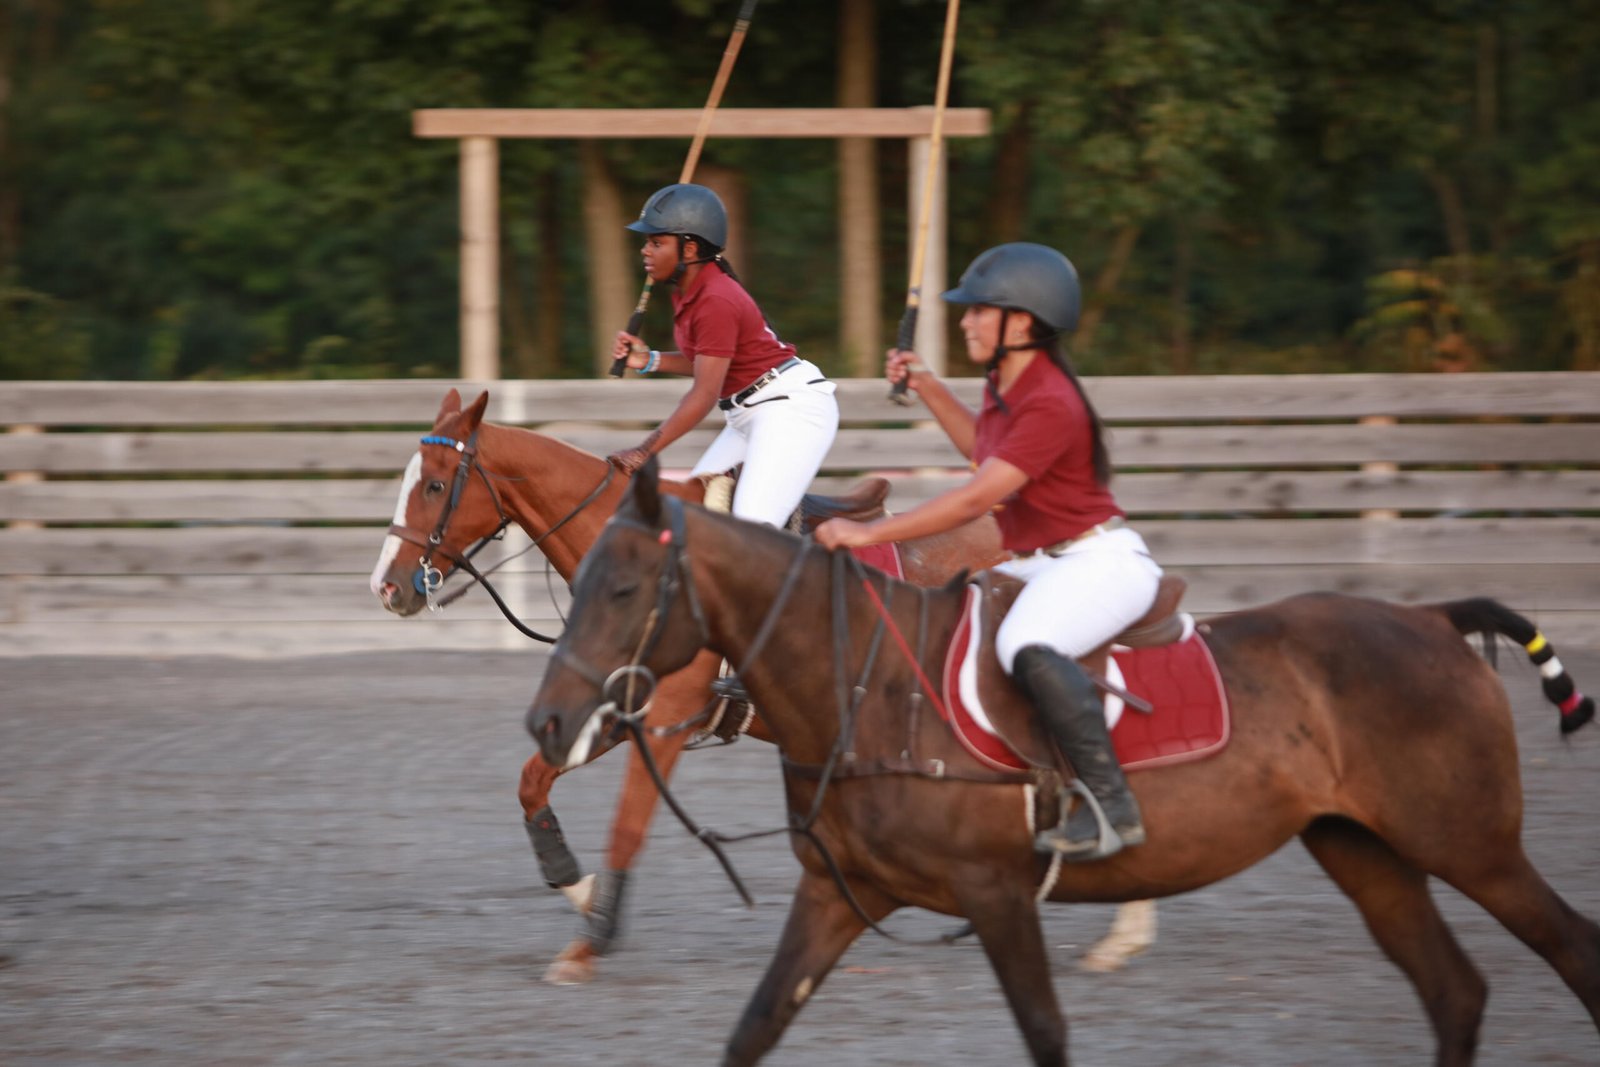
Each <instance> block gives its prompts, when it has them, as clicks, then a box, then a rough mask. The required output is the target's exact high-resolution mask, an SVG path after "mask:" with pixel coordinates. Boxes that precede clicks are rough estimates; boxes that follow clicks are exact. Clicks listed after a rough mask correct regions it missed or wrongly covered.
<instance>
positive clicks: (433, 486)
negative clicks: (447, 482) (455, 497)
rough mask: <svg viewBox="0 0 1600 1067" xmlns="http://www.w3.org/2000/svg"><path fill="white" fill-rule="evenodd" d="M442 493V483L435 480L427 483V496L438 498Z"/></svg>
mask: <svg viewBox="0 0 1600 1067" xmlns="http://www.w3.org/2000/svg"><path fill="white" fill-rule="evenodd" d="M442 492H444V483H443V482H441V481H439V480H438V479H437V478H435V479H434V480H433V481H431V482H429V483H428V489H427V493H428V495H429V496H438V495H439V494H440V493H442Z"/></svg>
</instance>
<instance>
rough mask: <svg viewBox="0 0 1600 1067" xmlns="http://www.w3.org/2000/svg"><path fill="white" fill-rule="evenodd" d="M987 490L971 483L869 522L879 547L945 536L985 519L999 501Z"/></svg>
mask: <svg viewBox="0 0 1600 1067" xmlns="http://www.w3.org/2000/svg"><path fill="white" fill-rule="evenodd" d="M992 495H993V494H992V493H990V492H988V491H987V490H986V488H985V487H982V486H979V485H975V484H974V483H972V482H968V483H967V484H965V485H962V486H958V487H957V488H955V489H951V490H948V491H947V492H943V493H940V494H939V495H938V496H936V497H934V498H933V499H932V500H927V501H924V502H923V503H921V504H918V505H917V506H916V507H914V508H911V509H910V510H909V511H903V512H901V513H900V514H898V515H890V516H888V517H886V518H882V519H877V520H874V521H873V522H869V523H866V524H865V525H866V527H867V529H868V530H869V531H870V532H871V535H872V540H873V542H874V543H876V544H882V543H883V542H885V541H905V540H908V539H910V538H913V537H927V536H929V535H930V534H936V533H943V532H944V531H946V530H953V529H955V528H956V527H957V526H962V525H965V524H966V523H969V522H971V521H973V520H974V519H978V518H982V517H983V516H984V515H985V514H987V513H988V511H989V509H990V508H992V507H993V506H994V505H995V504H997V503H999V501H998V500H993V499H990V496H992Z"/></svg>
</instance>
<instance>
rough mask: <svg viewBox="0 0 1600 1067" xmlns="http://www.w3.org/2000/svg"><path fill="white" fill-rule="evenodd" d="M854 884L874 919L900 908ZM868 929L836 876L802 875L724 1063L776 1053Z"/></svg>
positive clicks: (736, 1065) (730, 1066)
mask: <svg viewBox="0 0 1600 1067" xmlns="http://www.w3.org/2000/svg"><path fill="white" fill-rule="evenodd" d="M850 889H851V891H852V892H853V893H855V895H856V899H857V901H859V902H860V904H861V907H862V909H863V910H865V911H866V913H867V914H868V915H869V916H871V917H872V920H873V921H874V922H877V921H878V920H880V919H882V918H883V917H884V916H885V915H888V914H889V913H890V912H892V911H894V909H895V908H896V907H897V905H896V904H894V902H893V901H891V900H889V899H888V898H887V897H885V896H883V895H882V894H880V893H878V892H876V891H874V890H872V889H870V888H868V887H866V886H862V885H859V884H856V883H853V882H852V883H851V885H850ZM865 929H866V923H864V922H862V921H861V917H860V916H859V915H857V914H856V913H855V909H854V908H852V907H851V906H850V904H849V902H848V901H847V900H845V898H844V897H843V896H842V895H841V894H840V892H839V887H838V886H836V885H835V884H834V882H833V879H832V877H830V876H829V875H826V874H815V873H812V872H811V871H807V872H805V873H804V874H802V875H801V876H800V884H799V886H798V887H796V889H795V891H794V900H793V901H791V902H790V904H789V920H788V922H786V923H785V924H784V927H783V936H782V937H781V938H779V940H778V949H777V952H776V953H774V955H773V957H772V962H771V963H769V964H768V965H767V973H766V974H765V975H764V976H763V977H762V979H761V984H760V985H758V986H756V991H755V994H754V995H753V996H752V997H751V998H750V1003H749V1004H747V1005H746V1006H745V1009H744V1014H743V1015H742V1016H741V1017H740V1018H739V1025H738V1026H736V1027H735V1028H734V1031H733V1036H732V1037H730V1038H729V1039H728V1047H727V1051H726V1052H725V1053H724V1054H723V1058H722V1062H723V1064H724V1067H744V1065H746V1064H752V1063H755V1062H756V1061H757V1060H759V1059H761V1057H762V1056H765V1055H766V1054H767V1053H768V1052H770V1051H771V1050H772V1047H773V1046H774V1045H776V1044H777V1043H778V1039H779V1038H781V1037H782V1036H783V1032H784V1030H786V1029H788V1026H789V1024H790V1023H791V1022H793V1021H794V1017H795V1015H797V1014H798V1013H799V1011H800V1009H801V1008H802V1007H803V1006H804V1005H805V1003H806V1001H807V1000H808V999H810V997H811V995H812V994H813V993H815V992H816V991H817V987H818V986H820V985H821V984H822V980H823V979H824V978H826V977H827V975H828V972H829V971H831V970H833V965H834V964H835V963H837V962H839V957H840V956H842V955H844V951H845V949H847V948H849V947H850V944H851V942H853V941H854V940H855V939H856V938H857V937H859V936H860V934H861V931H862V930H865Z"/></svg>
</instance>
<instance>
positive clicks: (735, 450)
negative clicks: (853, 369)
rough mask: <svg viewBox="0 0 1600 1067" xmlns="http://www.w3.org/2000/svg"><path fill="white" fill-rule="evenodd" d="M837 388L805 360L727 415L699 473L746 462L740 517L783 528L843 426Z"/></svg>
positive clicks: (738, 496) (736, 505) (738, 494)
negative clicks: (725, 422)
mask: <svg viewBox="0 0 1600 1067" xmlns="http://www.w3.org/2000/svg"><path fill="white" fill-rule="evenodd" d="M819 379H820V380H819ZM834 388H835V387H834V384H833V382H831V381H828V380H827V378H826V377H824V376H823V373H822V372H821V371H820V370H818V369H817V368H816V365H815V364H813V363H811V362H810V361H809V360H804V359H803V360H801V361H800V362H799V363H797V364H795V365H794V366H792V367H790V368H789V369H788V370H786V371H784V372H783V373H782V374H780V375H778V377H777V378H776V379H774V380H773V381H772V383H771V384H769V385H767V386H766V387H764V388H763V389H761V390H760V391H758V392H756V393H755V394H754V395H753V396H751V397H750V398H749V399H748V400H747V401H746V402H745V403H743V404H735V405H734V406H733V407H731V408H729V409H727V410H726V411H724V412H723V413H722V414H723V417H724V418H726V419H727V425H726V426H724V427H723V428H722V432H721V433H720V434H718V435H717V437H716V440H714V441H712V442H711V446H710V447H709V448H707V449H706V451H705V455H703V456H701V457H700V462H699V463H697V464H695V468H694V474H695V475H696V476H700V475H706V474H721V473H722V472H723V471H727V470H731V469H733V468H734V467H737V466H738V465H739V464H741V463H743V464H744V470H743V471H742V472H741V473H740V475H739V484H738V486H737V487H736V488H735V489H734V491H733V515H734V517H735V518H740V519H748V520H749V521H751V522H764V523H767V524H768V525H771V526H780V527H781V526H783V525H784V523H786V522H788V521H789V516H790V515H791V514H792V513H793V512H794V509H795V508H797V507H799V506H800V498H801V497H802V496H804V495H805V492H806V489H807V488H808V487H809V486H810V485H811V479H813V478H815V477H816V476H817V471H818V469H819V468H821V466H822V461H823V459H824V458H826V457H827V455H828V449H830V448H832V447H833V436H834V434H835V433H837V432H838V429H839V404H838V401H836V400H835V399H834V396H833V392H834Z"/></svg>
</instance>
